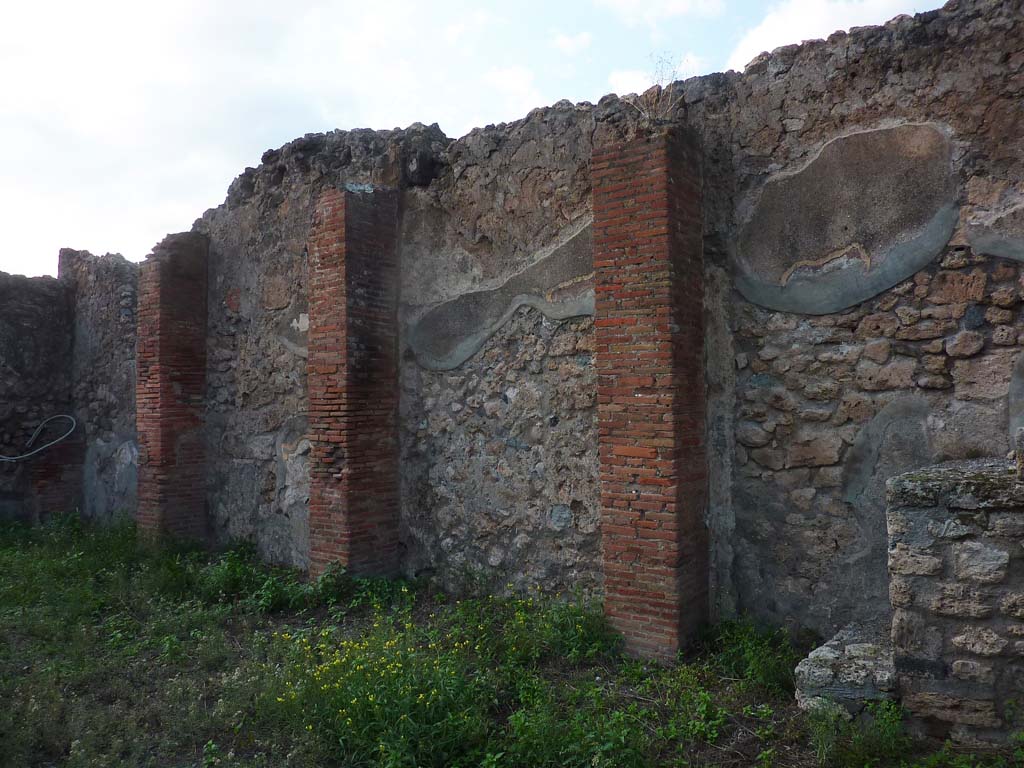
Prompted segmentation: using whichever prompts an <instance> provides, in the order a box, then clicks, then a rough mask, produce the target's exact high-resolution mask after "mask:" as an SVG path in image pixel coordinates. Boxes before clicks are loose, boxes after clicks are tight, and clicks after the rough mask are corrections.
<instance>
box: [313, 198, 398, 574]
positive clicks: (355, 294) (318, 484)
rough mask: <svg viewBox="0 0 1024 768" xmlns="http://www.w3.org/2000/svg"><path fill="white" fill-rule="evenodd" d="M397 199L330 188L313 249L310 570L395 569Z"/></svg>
mask: <svg viewBox="0 0 1024 768" xmlns="http://www.w3.org/2000/svg"><path fill="white" fill-rule="evenodd" d="M397 223H398V195H397V193H396V192H395V191H394V190H391V189H382V188H375V189H372V190H360V191H352V190H349V189H344V190H338V189H329V190H326V191H325V192H324V193H323V194H322V195H321V197H320V200H319V201H318V203H317V207H316V211H315V214H314V221H313V228H312V231H311V233H310V238H309V244H308V251H309V307H310V309H309V358H308V368H307V371H308V386H309V426H310V435H311V441H312V443H313V452H312V456H311V461H310V492H309V538H310V573H311V574H312V575H317V574H320V573H322V572H323V571H324V569H325V568H326V567H327V566H328V565H330V564H332V563H338V564H340V565H341V566H342V567H344V568H345V569H346V570H347V571H348V572H349V573H353V574H359V575H384V574H393V573H396V572H397V570H398V565H399V555H400V552H399V541H398V521H399V494H398V423H397V422H398V374H397V348H396V345H397V314H396V313H397V298H398V296H397V294H398V255H397V248H396V233H397Z"/></svg>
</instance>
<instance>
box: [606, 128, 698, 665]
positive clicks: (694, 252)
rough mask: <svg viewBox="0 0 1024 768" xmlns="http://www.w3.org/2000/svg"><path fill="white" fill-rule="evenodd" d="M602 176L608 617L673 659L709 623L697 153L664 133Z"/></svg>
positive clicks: (620, 148)
mask: <svg viewBox="0 0 1024 768" xmlns="http://www.w3.org/2000/svg"><path fill="white" fill-rule="evenodd" d="M591 167H592V174H593V184H594V193H593V205H594V268H595V282H596V292H597V307H596V320H595V328H596V343H597V347H596V366H597V372H598V434H599V447H600V478H601V536H602V548H603V555H604V572H605V611H606V613H607V615H608V616H609V618H610V619H611V622H612V624H613V625H614V626H615V627H616V628H617V629H619V630H620V631H621V632H622V633H623V634H624V635H625V638H626V646H627V650H629V651H631V652H632V653H635V654H639V655H644V656H652V657H657V658H671V657H673V656H674V655H675V653H676V652H677V651H678V650H679V648H680V647H681V646H683V645H685V643H686V642H687V640H688V639H690V638H691V637H692V636H693V634H694V633H695V632H696V630H697V629H698V628H699V627H700V625H701V624H702V623H703V622H704V621H705V620H706V617H707V612H708V573H707V571H708V552H707V549H708V539H707V530H706V528H705V525H704V508H705V497H706V478H707V468H706V455H705V445H704V349H703V342H704V327H703V274H704V270H703V260H702V219H701V216H702V214H701V177H700V154H699V150H698V148H697V146H696V143H695V141H694V140H693V139H692V138H691V136H690V135H689V134H683V133H676V132H672V131H662V132H658V133H656V134H654V135H650V136H644V137H641V138H638V139H634V140H631V141H628V142H624V143H618V144H615V145H612V146H604V147H601V148H598V149H595V151H594V156H593V161H592V166H591Z"/></svg>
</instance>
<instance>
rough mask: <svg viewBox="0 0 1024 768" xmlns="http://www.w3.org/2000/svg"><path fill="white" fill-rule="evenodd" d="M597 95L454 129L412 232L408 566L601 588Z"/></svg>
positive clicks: (407, 302)
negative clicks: (593, 186)
mask: <svg viewBox="0 0 1024 768" xmlns="http://www.w3.org/2000/svg"><path fill="white" fill-rule="evenodd" d="M595 129H596V119H595V111H594V108H593V107H592V106H591V105H589V104H581V105H575V106H574V105H572V104H570V103H568V102H560V103H558V104H556V105H554V106H552V107H550V108H546V109H538V110H534V111H533V112H531V113H530V114H529V115H528V116H527V117H526V118H525V119H523V120H520V121H517V122H515V123H511V124H509V125H498V126H488V127H486V128H482V129H477V130H474V131H472V132H471V133H470V134H469V135H467V136H465V137H463V138H462V139H460V140H458V141H457V142H454V143H453V144H452V145H451V146H450V147H449V148H448V151H447V153H446V154H445V158H444V159H445V162H444V166H443V172H442V173H441V175H440V176H439V177H438V179H437V180H436V181H435V182H434V183H433V184H431V185H430V186H429V187H426V188H420V189H410V190H408V191H407V194H406V198H405V207H404V212H403V233H402V278H403V282H402V294H401V306H400V319H401V324H402V334H403V335H402V348H403V350H404V354H403V355H402V358H401V366H400V380H401V387H402V390H401V419H400V423H401V428H402V429H401V450H402V459H401V464H400V466H401V473H402V478H401V479H402V520H403V534H402V535H403V543H404V544H405V546H406V547H407V554H406V563H407V566H406V567H407V570H409V571H410V572H412V573H423V574H432V575H434V576H435V577H436V578H438V579H439V580H440V581H441V582H442V583H443V584H445V585H446V586H447V587H448V588H451V589H456V590H490V591H502V590H504V589H505V588H506V587H507V586H511V588H512V589H516V590H521V589H524V588H526V587H529V586H532V585H538V584H540V585H543V586H544V588H545V589H547V590H550V591H552V592H557V591H562V590H564V591H572V590H575V589H579V590H581V591H583V592H585V593H600V592H601V588H602V587H601V582H602V576H601V559H600V531H599V523H598V520H599V503H598V488H597V427H596V410H595V404H596V386H597V385H596V377H595V373H594V367H593V360H592V353H593V343H594V336H593V326H592V319H591V317H590V316H591V315H592V314H593V301H594V299H593V253H592V244H591V238H590V221H591V213H590V167H589V166H590V155H591V150H592V146H593V135H594V131H595Z"/></svg>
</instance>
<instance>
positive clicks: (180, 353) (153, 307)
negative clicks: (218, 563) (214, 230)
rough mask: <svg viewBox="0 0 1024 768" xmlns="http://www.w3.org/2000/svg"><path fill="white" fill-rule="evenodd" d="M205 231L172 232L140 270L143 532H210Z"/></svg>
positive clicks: (192, 535) (139, 413) (196, 534)
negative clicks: (206, 469)
mask: <svg viewBox="0 0 1024 768" xmlns="http://www.w3.org/2000/svg"><path fill="white" fill-rule="evenodd" d="M208 251H209V242H208V240H207V238H206V237H205V236H204V235H200V234H197V233H193V232H184V233H181V234H176V235H168V236H167V237H166V238H164V240H163V241H162V242H161V243H160V244H159V245H157V246H156V248H154V249H153V253H152V254H151V255H150V256H149V257H148V258H147V259H146V261H145V262H144V263H143V264H142V268H141V270H140V273H139V294H138V296H139V298H138V340H137V343H136V382H135V410H136V425H137V429H138V434H139V509H138V514H137V518H136V519H137V522H138V526H139V532H140V534H142V535H144V536H158V535H171V536H175V537H181V538H189V539H203V538H205V536H206V488H205V485H206V482H205V472H204V464H205V450H204V446H203V436H202V426H203V410H204V406H203V397H204V394H205V389H206V280H207V277H206V267H207V254H208Z"/></svg>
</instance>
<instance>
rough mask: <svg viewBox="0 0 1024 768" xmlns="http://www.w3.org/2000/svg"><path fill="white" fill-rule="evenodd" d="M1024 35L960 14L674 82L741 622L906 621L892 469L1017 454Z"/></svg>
mask: <svg viewBox="0 0 1024 768" xmlns="http://www.w3.org/2000/svg"><path fill="white" fill-rule="evenodd" d="M1022 24H1024V14H1022V13H1021V6H1020V4H1019V3H1017V2H1013V3H1005V2H987V1H984V0H982V1H979V2H953V3H949V4H947V6H946V7H945V8H944V9H942V10H939V11H933V12H929V13H925V14H920V15H918V16H916V17H914V18H911V17H906V16H903V17H899V18H897V19H894V20H893V21H891V22H890V23H888V24H886V25H885V26H882V27H873V28H864V29H858V30H854V31H853V32H851V33H849V34H845V33H837V34H835V35H833V36H831V37H830V38H829V39H828V40H827V41H817V42H811V43H806V44H804V45H801V46H789V47H786V48H783V49H779V50H777V51H775V52H773V53H772V54H770V55H765V56H762V57H759V58H758V59H757V60H756V61H755V62H753V63H752V64H751V65H750V66H749V67H748V68H747V70H746V71H745V72H744V73H743V74H742V75H735V74H733V75H718V76H710V77H707V78H697V79H694V80H689V81H686V82H685V83H682V84H679V85H676V86H674V87H673V88H672V89H671V90H670V95H669V98H668V101H669V102H670V103H674V101H675V100H676V99H679V98H681V104H680V105H679V106H678V107H677V112H676V114H677V116H678V118H679V119H681V120H685V121H686V122H687V123H689V124H691V125H694V126H695V127H696V128H697V129H698V130H699V131H700V132H701V134H702V137H703V145H704V153H705V169H704V174H705V190H706V193H705V261H706V263H707V265H708V278H707V280H706V284H707V285H708V289H707V291H706V300H705V311H706V313H708V315H709V316H710V317H711V318H713V319H712V320H710V321H709V322H707V323H706V327H707V328H708V333H709V338H708V345H707V346H708V350H709V357H708V361H707V370H708V398H709V404H708V437H709V445H710V450H711V460H710V462H709V465H710V467H711V471H712V476H711V481H710V488H709V491H710V500H711V501H710V514H709V525H710V526H711V529H712V541H713V544H712V556H713V584H714V586H715V590H714V591H715V599H716V602H717V606H718V608H719V610H720V611H722V612H725V613H728V612H730V611H732V610H734V609H737V608H738V609H740V610H743V611H747V612H751V613H754V614H755V615H759V616H761V617H763V618H765V619H768V620H771V621H774V622H788V623H792V624H797V625H802V626H805V627H810V628H812V629H815V630H817V631H819V632H821V633H823V634H826V635H830V634H831V633H832V632H834V631H835V630H836V629H837V628H839V627H842V626H844V625H845V624H846V623H848V622H851V621H860V620H867V619H870V618H871V617H872V616H874V615H875V614H878V613H880V612H881V613H884V612H885V611H887V599H886V580H885V549H886V546H885V537H884V526H883V520H884V482H885V480H886V478H888V477H891V476H892V475H894V474H898V473H900V472H902V471H906V470H908V469H911V468H913V467H916V466H922V465H925V464H930V463H933V462H935V461H940V460H944V459H953V458H963V457H970V456H977V455H982V454H985V455H988V454H993V453H996V454H998V453H999V452H1001V451H1005V450H1006V448H1007V434H1008V424H1007V418H1008V413H1007V402H1006V394H1007V388H1008V385H1009V382H1010V379H1011V370H1012V366H1013V363H1014V360H1015V359H1016V357H1017V352H1018V350H1019V347H1018V346H1017V344H1018V335H1019V334H1018V333H1017V328H1018V327H1019V312H1020V285H1019V282H1018V277H1019V276H1018V267H1017V265H1016V264H1014V263H1011V262H1007V261H1003V260H1000V259H995V258H992V255H990V254H996V253H997V251H998V252H1001V253H1002V254H1004V255H1006V254H1012V253H1016V251H1015V250H1014V247H1015V246H1013V245H1012V244H1013V243H1015V242H1019V240H1014V237H1017V238H1019V229H1017V230H1015V229H1014V227H1019V221H1018V219H1017V218H1015V216H1019V214H1014V213H1013V212H1014V211H1017V210H1018V209H1019V206H1020V205H1021V204H1022V203H1024V132H1022V131H1021V129H1020V126H1021V125H1022V124H1024V111H1022V110H1024V100H1022V99H1021V94H1022V88H1024V75H1022V67H1024V50H1022V39H1024V35H1022V31H1021V30H1022ZM965 50H970V51H971V52H972V53H971V55H964V51H965ZM875 166H878V167H877V168H876V167H875ZM897 170H898V172H899V174H901V175H900V178H899V179H896V178H891V179H889V180H888V181H886V182H885V185H884V186H885V188H884V189H883V188H881V187H880V188H878V189H875V187H874V186H873V185H875V184H878V183H880V182H881V181H882V180H884V179H887V178H888V176H887V174H891V173H892V172H894V171H897ZM908 185H909V186H908ZM904 187H906V189H904ZM900 190H903V191H902V192H901V191H900ZM894 194H895V195H896V197H898V198H899V200H897V199H896V197H892V196H893V195H894ZM787 201H788V203H787ZM793 201H799V202H798V204H795V205H794V203H793ZM981 222H990V224H983V223H981ZM1014 222H1016V223H1014ZM985 226H988V227H989V229H984V227H985ZM996 230H998V232H996ZM990 231H991V232H995V234H991V235H989V234H984V235H983V233H989V232H990ZM1014 232H1018V234H1017V235H1014ZM987 237H991V240H992V241H998V242H1000V243H1002V244H1003V245H1002V246H1000V247H1001V249H1002V250H1001V251H1000V250H999V248H998V247H993V246H991V245H986V244H985V243H987V242H989V241H988V240H986V238H987ZM730 271H731V272H732V273H733V279H732V280H729V279H728V278H727V277H726V276H725V275H723V272H726V273H727V272H730ZM823 313H824V314H823Z"/></svg>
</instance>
